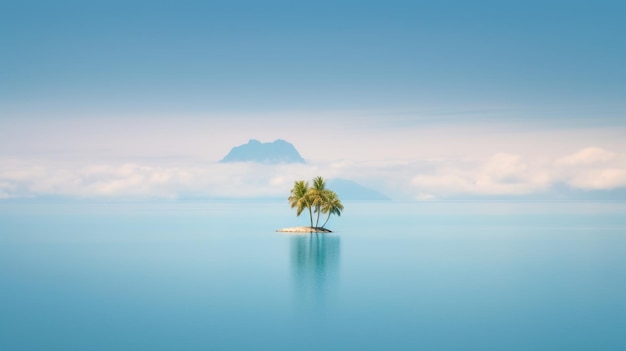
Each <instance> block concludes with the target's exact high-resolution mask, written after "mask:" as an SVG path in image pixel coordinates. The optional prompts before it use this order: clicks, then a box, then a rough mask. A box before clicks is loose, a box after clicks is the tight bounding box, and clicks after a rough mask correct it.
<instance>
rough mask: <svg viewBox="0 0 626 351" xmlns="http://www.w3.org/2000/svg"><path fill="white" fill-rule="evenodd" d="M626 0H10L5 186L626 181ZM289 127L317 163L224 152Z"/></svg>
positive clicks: (43, 192)
mask: <svg viewBox="0 0 626 351" xmlns="http://www.w3.org/2000/svg"><path fill="white" fill-rule="evenodd" d="M625 11H626V3H624V2H622V1H524V2H519V1H471V2H470V1H316V2H294V1H262V2H260V1H175V2H174V1H170V2H166V1H89V2H85V1H55V2H48V1H45V2H44V1H21V2H15V1H2V2H0V199H5V200H6V199H9V200H10V199H15V198H32V197H49V196H55V197H71V198H75V197H77V198H102V197H105V198H181V197H186V196H190V197H238V198H241V197H258V196H280V195H281V194H284V193H285V192H286V191H287V192H288V189H289V187H290V185H291V184H292V183H293V181H294V180H296V179H300V178H311V177H313V176H316V175H318V174H319V175H322V176H325V177H329V178H330V177H340V178H347V179H352V180H355V181H358V182H359V183H361V184H364V185H366V186H369V187H372V188H374V189H376V190H379V191H381V192H384V193H386V194H388V195H390V196H391V197H392V198H394V199H398V200H432V199H446V198H459V197H461V198H462V197H464V196H466V197H467V196H469V197H471V196H481V197H498V196H513V197H515V196H526V195H534V196H539V197H540V196H541V195H542V194H549V193H552V192H554V190H555V189H561V190H563V189H566V190H568V189H569V190H580V191H603V192H616V193H618V192H620V191H623V189H624V188H626V141H625V140H624V139H626V138H625V137H624V136H626V99H625V97H626V65H624V64H623V63H624V62H626V34H625V33H626V21H624V20H623V19H624V13H625ZM253 138H254V139H258V140H261V141H273V140H275V139H278V138H281V139H284V140H287V141H289V142H291V143H293V144H294V145H295V147H296V148H297V149H298V151H299V152H300V153H301V154H302V156H303V157H304V158H305V159H306V160H307V164H306V165H282V166H277V167H268V166H266V165H255V164H235V165H224V164H219V163H218V162H217V161H218V160H219V159H221V158H222V157H223V156H224V155H225V154H226V153H227V152H228V151H229V150H230V148H232V147H233V146H236V145H240V144H243V143H246V142H247V141H248V140H249V139H253Z"/></svg>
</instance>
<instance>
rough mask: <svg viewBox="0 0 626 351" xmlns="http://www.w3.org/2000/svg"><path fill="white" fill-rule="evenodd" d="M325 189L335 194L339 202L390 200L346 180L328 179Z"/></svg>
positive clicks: (374, 191)
mask: <svg viewBox="0 0 626 351" xmlns="http://www.w3.org/2000/svg"><path fill="white" fill-rule="evenodd" d="M326 187H327V188H329V189H331V190H332V191H334V192H336V193H337V195H338V196H339V198H340V199H341V200H391V199H390V198H389V197H387V196H386V195H383V194H381V193H379V192H378V191H376V190H372V189H370V188H366V187H364V186H362V185H360V184H358V183H356V182H353V181H351V180H347V179H339V178H337V179H329V180H328V181H327V182H326Z"/></svg>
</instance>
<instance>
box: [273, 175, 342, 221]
mask: <svg viewBox="0 0 626 351" xmlns="http://www.w3.org/2000/svg"><path fill="white" fill-rule="evenodd" d="M288 201H289V205H290V206H291V208H293V209H295V210H296V216H298V217H299V216H300V215H301V214H302V213H303V212H304V211H305V210H307V212H308V213H309V220H310V225H309V226H308V227H307V226H302V227H292V228H283V229H278V230H277V232H289V233H332V231H331V230H330V229H327V228H326V224H327V223H328V220H329V219H330V216H331V215H337V216H341V211H343V204H342V203H341V200H339V197H338V196H337V194H336V193H335V192H334V191H332V190H330V189H327V188H326V180H325V179H324V178H322V177H320V176H318V177H315V178H314V179H313V181H312V184H311V185H309V182H308V181H304V180H297V181H295V183H294V185H293V188H292V189H291V195H290V196H289V198H288ZM313 214H315V225H313V217H314V216H313ZM321 214H325V215H327V216H326V220H325V221H324V223H323V224H322V225H321V226H320V225H319V222H320V215H321Z"/></svg>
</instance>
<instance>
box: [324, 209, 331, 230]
mask: <svg viewBox="0 0 626 351" xmlns="http://www.w3.org/2000/svg"><path fill="white" fill-rule="evenodd" d="M330 214H331V212H330V211H329V212H328V217H326V222H324V224H322V228H324V227H325V226H326V223H328V220H329V219H330Z"/></svg>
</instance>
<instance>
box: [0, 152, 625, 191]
mask: <svg viewBox="0 0 626 351" xmlns="http://www.w3.org/2000/svg"><path fill="white" fill-rule="evenodd" d="M317 175H322V176H324V177H326V178H347V179H351V180H354V181H357V182H359V183H361V184H363V185H365V186H369V187H371V188H374V189H376V190H379V191H381V192H383V193H386V194H387V195H389V196H391V197H392V198H395V199H417V200H429V199H438V198H446V197H450V196H458V195H485V196H492V195H523V194H532V193H541V192H543V191H546V190H548V189H550V188H551V187H552V186H553V185H555V184H567V185H569V186H571V187H573V188H578V189H615V188H620V187H626V155H623V154H619V153H616V152H612V151H608V150H605V149H602V148H597V147H595V148H584V149H581V150H579V151H577V152H574V153H572V154H569V155H565V156H562V157H555V158H528V157H523V156H521V155H519V154H513V153H495V154H493V155H491V156H489V157H486V158H473V159H467V158H462V159H459V158H436V159H424V160H416V161H406V160H403V161H395V160H388V161H361V162H359V161H336V162H329V163H321V162H318V163H310V164H293V165H262V164H254V163H228V164H222V163H215V162H212V163H204V164H203V163H202V162H181V163H180V164H176V165H163V164H159V162H154V161H153V162H152V163H148V162H139V161H137V162H124V163H113V162H110V163H94V164H90V163H87V164H82V163H80V162H79V163H68V164H62V163H58V162H57V163H55V162H54V161H41V160H16V159H4V160H0V198H11V197H32V196H67V197H87V198H90V197H96V198H99V197H115V198H179V197H186V196H192V197H215V198H220V197H234V198H254V197H266V196H271V197H284V196H286V194H288V192H289V189H290V187H291V185H292V184H293V181H295V180H297V179H311V178H313V177H314V176H317Z"/></svg>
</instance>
